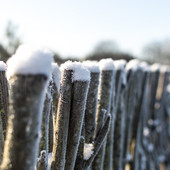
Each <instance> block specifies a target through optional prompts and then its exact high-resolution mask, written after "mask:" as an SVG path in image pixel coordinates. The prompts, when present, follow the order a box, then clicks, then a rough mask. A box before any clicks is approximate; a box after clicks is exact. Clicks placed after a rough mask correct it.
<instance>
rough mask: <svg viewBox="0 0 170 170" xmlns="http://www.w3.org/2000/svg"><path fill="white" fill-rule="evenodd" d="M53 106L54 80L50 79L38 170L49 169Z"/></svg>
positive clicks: (45, 104) (43, 119) (44, 111)
mask: <svg viewBox="0 0 170 170" xmlns="http://www.w3.org/2000/svg"><path fill="white" fill-rule="evenodd" d="M51 105H52V80H51V79H50V81H49V83H48V87H47V89H46V97H45V101H44V109H43V115H42V124H41V140H40V144H39V153H40V157H39V160H38V166H37V170H43V169H44V170H46V169H47V159H48V153H49V116H50V111H51Z"/></svg>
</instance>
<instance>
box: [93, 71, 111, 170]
mask: <svg viewBox="0 0 170 170" xmlns="http://www.w3.org/2000/svg"><path fill="white" fill-rule="evenodd" d="M113 75H114V71H113V70H107V71H106V70H103V71H102V72H101V75H100V76H101V77H100V84H99V97H98V105H97V115H96V116H97V117H96V129H95V137H96V136H98V134H99V133H100V131H101V129H102V128H103V125H104V122H105V120H106V117H107V115H108V114H110V107H111V96H112V87H113ZM103 112H106V113H105V114H106V115H105V114H104V113H103ZM106 140H107V138H106ZM105 147H106V142H104V144H103V146H102V147H101V149H100V151H99V152H98V154H97V156H96V157H95V159H94V161H93V165H92V169H93V170H95V169H96V170H100V169H103V166H104V156H105ZM106 161H107V160H106Z"/></svg>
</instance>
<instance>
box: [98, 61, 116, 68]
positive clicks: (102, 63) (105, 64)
mask: <svg viewBox="0 0 170 170" xmlns="http://www.w3.org/2000/svg"><path fill="white" fill-rule="evenodd" d="M99 68H100V70H106V71H109V70H115V66H114V61H113V60H112V59H111V58H107V59H102V60H100V61H99Z"/></svg>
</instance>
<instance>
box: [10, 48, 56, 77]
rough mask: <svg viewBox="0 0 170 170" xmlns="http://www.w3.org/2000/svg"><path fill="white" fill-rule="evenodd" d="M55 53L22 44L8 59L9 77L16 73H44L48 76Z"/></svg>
mask: <svg viewBox="0 0 170 170" xmlns="http://www.w3.org/2000/svg"><path fill="white" fill-rule="evenodd" d="M52 61H53V55H52V53H51V52H49V51H48V50H47V49H44V48H39V47H33V46H30V45H21V46H19V48H18V49H17V51H16V53H15V54H14V55H13V56H12V57H11V58H10V59H9V60H8V61H7V77H8V79H9V78H10V77H11V76H13V75H15V74H22V75H28V74H33V75H35V74H44V75H46V76H47V77H48V78H49V77H50V75H51V72H52V64H51V63H52Z"/></svg>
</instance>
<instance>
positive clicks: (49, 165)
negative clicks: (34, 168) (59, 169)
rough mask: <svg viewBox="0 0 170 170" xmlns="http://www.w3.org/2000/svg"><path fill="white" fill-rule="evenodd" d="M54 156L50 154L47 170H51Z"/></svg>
mask: <svg viewBox="0 0 170 170" xmlns="http://www.w3.org/2000/svg"><path fill="white" fill-rule="evenodd" d="M52 156H53V153H52V152H50V153H49V154H48V168H47V170H50V169H51V162H52Z"/></svg>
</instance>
